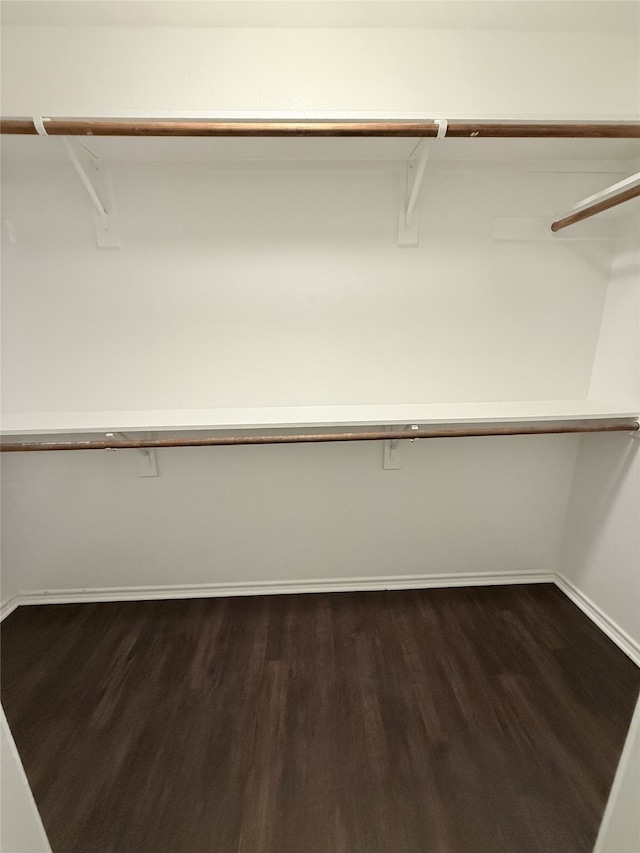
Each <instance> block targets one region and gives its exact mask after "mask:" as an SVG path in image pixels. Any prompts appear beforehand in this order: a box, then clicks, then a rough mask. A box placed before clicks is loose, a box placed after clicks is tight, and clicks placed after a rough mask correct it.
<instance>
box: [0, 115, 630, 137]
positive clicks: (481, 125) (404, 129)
mask: <svg viewBox="0 0 640 853" xmlns="http://www.w3.org/2000/svg"><path fill="white" fill-rule="evenodd" d="M41 121H43V122H44V124H43V127H44V129H45V131H46V134H47V135H50V136H419V137H429V136H436V135H437V134H438V130H439V127H440V125H439V124H438V123H437V122H435V121H379V120H373V119H372V120H364V121H328V120H323V121H310V120H306V119H303V120H299V121H213V120H211V121H184V120H173V119H171V120H161V121H155V120H151V119H137V120H136V119H133V120H132V119H78V118H76V119H66V118H45V119H43V120H42V119H40V120H38V124H40V122H41ZM39 132H40V131H39V130H38V127H37V126H36V123H35V122H34V120H33V119H32V118H6V119H0V133H8V134H23V135H24V134H31V135H33V134H37V133H39ZM446 136H449V137H485V138H489V137H493V138H497V137H506V138H512V137H530V138H534V139H535V138H568V139H579V138H589V139H595V138H597V139H638V138H640V123H638V122H591V123H587V122H579V123H577V122H518V121H505V122H498V121H493V122H478V121H450V122H448V124H447V129H446Z"/></svg>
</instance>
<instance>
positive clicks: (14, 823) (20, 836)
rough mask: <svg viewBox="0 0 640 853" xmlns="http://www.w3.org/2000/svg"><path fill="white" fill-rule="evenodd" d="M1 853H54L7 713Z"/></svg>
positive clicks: (2, 734) (0, 791)
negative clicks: (8, 721)
mask: <svg viewBox="0 0 640 853" xmlns="http://www.w3.org/2000/svg"><path fill="white" fill-rule="evenodd" d="M0 851H2V853H51V847H50V846H49V842H48V840H47V836H46V835H45V831H44V828H43V826H42V821H41V820H40V815H39V814H38V810H37V808H36V804H35V802H34V799H33V795H32V793H31V790H30V789H29V783H28V782H27V777H26V775H25V772H24V769H23V767H22V763H21V761H20V756H19V755H18V750H17V749H16V745H15V743H14V741H13V737H12V736H11V731H10V730H9V725H8V723H7V719H6V717H5V715H4V711H2V712H1V716H0Z"/></svg>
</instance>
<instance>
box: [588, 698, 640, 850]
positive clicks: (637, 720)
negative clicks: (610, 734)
mask: <svg viewBox="0 0 640 853" xmlns="http://www.w3.org/2000/svg"><path fill="white" fill-rule="evenodd" d="M639 803H640V701H639V702H638V704H637V705H636V710H635V713H634V715H633V719H632V720H631V725H630V727H629V734H628V735H627V741H626V743H625V745H624V749H623V751H622V755H621V756H620V763H619V764H618V770H617V771H616V777H615V779H614V782H613V787H612V789H611V794H610V796H609V801H608V802H607V808H606V810H605V813H604V817H603V819H602V825H601V827H600V832H599V833H598V840H597V842H596V846H595V848H594V853H638V851H639V850H640V808H639V806H638V804H639Z"/></svg>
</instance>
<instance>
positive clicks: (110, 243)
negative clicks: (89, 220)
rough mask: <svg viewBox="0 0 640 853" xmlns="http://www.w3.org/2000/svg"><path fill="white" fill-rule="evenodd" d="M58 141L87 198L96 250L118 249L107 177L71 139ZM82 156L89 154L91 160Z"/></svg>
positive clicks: (110, 189) (112, 202)
mask: <svg viewBox="0 0 640 853" xmlns="http://www.w3.org/2000/svg"><path fill="white" fill-rule="evenodd" d="M62 141H63V143H64V147H65V149H66V151H67V156H68V157H69V160H70V162H71V165H72V166H73V168H74V170H75V173H76V174H77V176H78V177H79V178H80V183H81V184H82V186H83V187H84V188H85V190H86V192H87V195H88V196H89V198H90V199H91V203H92V205H93V218H94V222H95V227H96V242H97V244H98V246H99V248H101V249H120V248H121V246H122V243H121V240H120V228H119V225H118V217H117V214H116V206H115V199H114V195H113V186H112V184H111V175H110V174H109V173H108V172H106V171H104V170H103V169H101V168H100V165H99V163H98V159H97V158H96V157H94V155H91V152H89V151H88V150H87V149H86V148H85V147H84V146H81V145H79V144H78V143H77V142H76V141H75V140H69V139H67V137H66V136H63V137H62ZM85 155H90V156H91V157H92V158H93V159H89V157H85ZM81 158H82V159H81ZM83 161H84V162H83Z"/></svg>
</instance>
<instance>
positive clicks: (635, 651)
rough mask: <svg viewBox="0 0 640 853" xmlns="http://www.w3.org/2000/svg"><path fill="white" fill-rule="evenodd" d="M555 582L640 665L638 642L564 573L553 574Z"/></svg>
mask: <svg viewBox="0 0 640 853" xmlns="http://www.w3.org/2000/svg"><path fill="white" fill-rule="evenodd" d="M555 583H556V586H557V587H558V588H559V589H561V590H562V592H564V594H565V595H566V596H567V598H570V599H571V601H573V603H574V604H575V605H577V606H578V607H579V608H580V610H582V612H583V613H586V615H587V616H588V617H589V619H591V621H592V622H594V623H595V624H596V625H597V626H598V628H600V630H601V631H604V633H605V634H606V635H607V637H609V639H610V640H613V642H614V643H615V644H616V646H618V648H619V649H622V651H623V652H624V653H625V654H626V655H628V656H629V657H630V658H631V660H632V661H633V662H634V663H635V664H636V665H637V666H640V643H639V642H637V641H636V640H634V639H633V637H631V636H630V635H629V634H627V632H626V631H624V630H623V629H622V628H621V627H620V626H619V625H617V624H616V623H615V622H614V621H613V619H611V617H609V616H607V614H606V613H605V612H604V610H602V609H601V608H600V607H598V605H597V604H594V603H593V601H591V599H590V598H588V597H587V596H586V595H585V594H584V593H582V592H580V590H579V589H578V588H577V587H576V586H574V584H573V583H572V582H571V581H570V580H568V579H567V578H566V577H564V575H561V574H559V573H557V574H556V576H555Z"/></svg>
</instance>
